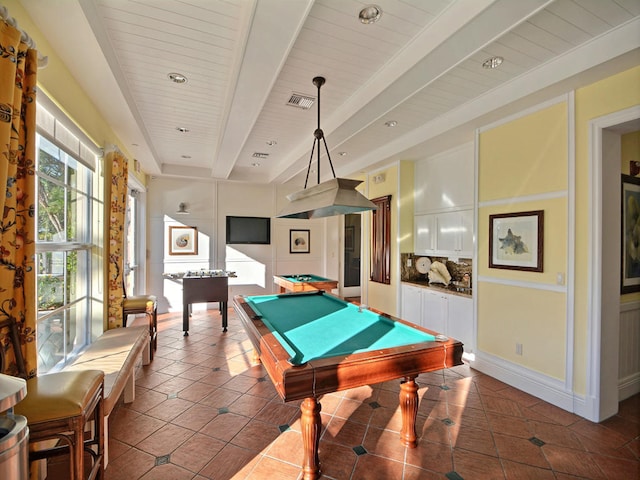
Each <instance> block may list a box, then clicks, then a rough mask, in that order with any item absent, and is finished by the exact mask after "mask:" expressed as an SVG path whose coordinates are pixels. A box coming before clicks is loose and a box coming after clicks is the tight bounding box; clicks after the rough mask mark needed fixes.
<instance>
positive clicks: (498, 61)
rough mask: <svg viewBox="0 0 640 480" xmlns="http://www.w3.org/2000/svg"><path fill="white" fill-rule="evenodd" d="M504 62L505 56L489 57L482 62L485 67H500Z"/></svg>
mask: <svg viewBox="0 0 640 480" xmlns="http://www.w3.org/2000/svg"><path fill="white" fill-rule="evenodd" d="M502 62H504V58H502V57H491V58H487V59H486V60H485V61H484V62H482V66H483V68H489V69H491V68H498V67H499V66H500V65H502Z"/></svg>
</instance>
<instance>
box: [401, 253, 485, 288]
mask: <svg viewBox="0 0 640 480" xmlns="http://www.w3.org/2000/svg"><path fill="white" fill-rule="evenodd" d="M424 256H426V255H416V254H414V253H401V254H400V262H401V268H400V280H402V281H425V282H426V281H428V280H429V277H428V276H427V275H426V274H423V273H420V272H418V270H416V260H417V259H418V258H420V257H424ZM427 258H429V259H430V260H431V261H432V262H435V261H439V262H442V263H444V264H445V265H446V266H447V270H449V273H450V274H451V280H452V281H456V282H458V281H462V277H463V276H464V274H465V273H468V274H469V277H471V272H472V270H473V264H472V261H471V259H470V258H459V259H458V261H457V262H453V261H451V260H449V259H448V258H447V257H436V256H433V257H427ZM408 260H411V266H408V265H407V263H409V262H408Z"/></svg>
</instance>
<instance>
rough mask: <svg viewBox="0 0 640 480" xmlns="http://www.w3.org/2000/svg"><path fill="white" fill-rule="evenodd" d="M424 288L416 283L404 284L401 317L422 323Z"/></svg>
mask: <svg viewBox="0 0 640 480" xmlns="http://www.w3.org/2000/svg"><path fill="white" fill-rule="evenodd" d="M423 290H424V288H422V287H416V286H414V285H407V284H403V285H402V312H401V314H400V316H401V318H403V319H404V320H407V321H409V322H412V323H415V324H416V325H422V291H423Z"/></svg>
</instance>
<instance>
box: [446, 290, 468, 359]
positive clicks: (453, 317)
mask: <svg viewBox="0 0 640 480" xmlns="http://www.w3.org/2000/svg"><path fill="white" fill-rule="evenodd" d="M447 306H448V311H447V335H448V336H450V337H453V338H455V339H456V340H460V341H461V342H462V343H464V351H465V352H467V353H469V352H471V351H472V350H473V346H472V341H473V299H472V298H469V297H461V296H458V295H450V296H449V303H448V305H447Z"/></svg>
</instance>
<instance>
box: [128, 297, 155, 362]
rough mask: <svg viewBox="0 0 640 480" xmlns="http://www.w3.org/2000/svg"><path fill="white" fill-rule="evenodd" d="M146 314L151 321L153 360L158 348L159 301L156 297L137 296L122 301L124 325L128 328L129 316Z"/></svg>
mask: <svg viewBox="0 0 640 480" xmlns="http://www.w3.org/2000/svg"><path fill="white" fill-rule="evenodd" d="M138 313H144V314H145V315H146V316H147V319H148V320H149V338H150V341H151V348H150V349H149V353H150V355H151V359H152V360H153V352H154V351H156V350H157V348H158V299H157V298H156V296H155V295H136V296H134V297H127V295H126V293H125V296H124V298H123V299H122V324H123V326H125V327H126V326H127V316H128V315H135V314H138Z"/></svg>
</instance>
